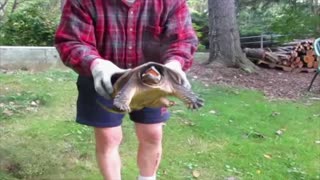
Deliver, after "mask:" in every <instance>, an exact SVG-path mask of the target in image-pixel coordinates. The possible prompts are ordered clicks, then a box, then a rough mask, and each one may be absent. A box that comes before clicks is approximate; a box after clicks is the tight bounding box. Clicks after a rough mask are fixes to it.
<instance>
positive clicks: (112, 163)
mask: <svg viewBox="0 0 320 180" xmlns="http://www.w3.org/2000/svg"><path fill="white" fill-rule="evenodd" d="M94 131H95V138H96V156H97V161H98V165H99V168H100V171H101V174H102V175H103V177H104V180H121V172H120V170H121V161H120V155H119V145H120V143H121V140H122V129H121V126H118V127H112V128H95V129H94Z"/></svg>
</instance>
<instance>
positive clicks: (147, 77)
mask: <svg viewBox="0 0 320 180" xmlns="http://www.w3.org/2000/svg"><path fill="white" fill-rule="evenodd" d="M161 77H162V75H161V73H160V72H159V71H158V69H157V68H156V67H155V66H150V67H149V68H147V69H146V70H144V72H142V73H141V81H142V82H143V83H145V84H148V85H155V84H159V82H160V81H161Z"/></svg>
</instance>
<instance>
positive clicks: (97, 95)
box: [55, 0, 198, 180]
mask: <svg viewBox="0 0 320 180" xmlns="http://www.w3.org/2000/svg"><path fill="white" fill-rule="evenodd" d="M55 42H56V48H57V50H58V52H59V53H60V57H61V59H62V61H63V62H64V64H66V65H67V66H69V67H71V68H72V69H74V70H75V71H76V72H77V73H78V74H79V78H78V81H77V87H78V91H79V96H78V101H77V118H76V121H77V122H78V123H80V124H85V125H88V126H92V127H94V131H95V139H96V154H97V161H98V165H99V168H100V171H101V173H102V175H103V177H104V179H106V180H120V179H121V173H120V169H121V162H120V156H119V151H118V150H119V145H120V142H121V139H122V129H121V123H122V118H123V116H124V115H121V114H114V113H110V112H108V111H106V110H104V109H103V108H102V107H101V105H102V106H110V107H111V106H112V99H111V98H110V94H111V93H112V91H113V88H112V84H111V76H112V75H113V74H115V73H117V72H123V71H125V69H128V68H134V67H135V66H138V65H140V64H143V63H145V62H147V61H155V62H160V63H163V64H165V65H166V66H167V67H169V68H171V69H173V70H175V71H177V72H179V73H180V75H181V76H182V77H183V80H184V81H183V82H184V86H185V87H188V88H190V84H189V82H188V80H187V78H186V75H185V73H184V71H185V70H187V69H189V68H190V66H191V65H192V60H193V54H194V52H195V50H196V47H197V43H198V41H197V38H196V35H195V32H194V30H193V28H192V23H191V17H190V14H189V11H188V7H187V4H186V1H185V0H108V1H106V0H66V2H65V5H64V8H63V12H62V17H61V22H60V25H59V27H58V29H57V32H56V36H55ZM168 118H169V113H168V112H167V111H166V109H164V108H145V109H143V110H140V111H136V112H132V113H130V119H131V120H132V121H134V122H135V129H136V135H137V138H138V141H139V148H138V157H137V164H138V167H139V173H140V175H139V178H138V179H139V180H155V179H156V171H157V169H158V166H159V162H160V159H161V151H162V149H161V148H162V144H161V141H162V123H163V122H165V121H166V120H167V119H168Z"/></svg>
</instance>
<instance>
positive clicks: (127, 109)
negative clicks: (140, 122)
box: [113, 102, 131, 112]
mask: <svg viewBox="0 0 320 180" xmlns="http://www.w3.org/2000/svg"><path fill="white" fill-rule="evenodd" d="M113 106H114V109H115V110H116V111H119V112H130V111H131V108H130V106H129V105H127V104H122V103H119V102H114V103H113Z"/></svg>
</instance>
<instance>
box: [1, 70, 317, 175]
mask: <svg viewBox="0 0 320 180" xmlns="http://www.w3.org/2000/svg"><path fill="white" fill-rule="evenodd" d="M75 81H76V75H75V73H73V72H71V71H68V70H67V71H63V70H49V71H46V72H41V73H40V72H39V73H30V72H17V73H13V74H0V82H1V86H0V179H5V180H6V179H86V180H87V179H89V180H91V179H92V180H95V179H101V176H100V174H99V171H98V169H97V165H96V161H95V154H94V138H93V132H92V129H91V128H89V127H86V126H81V125H78V124H76V123H74V118H75V102H76V86H75ZM193 88H194V90H195V91H196V92H198V93H199V94H201V96H202V97H203V98H204V99H205V101H206V105H205V107H204V108H202V109H201V110H199V111H193V112H191V111H187V110H186V108H185V107H184V106H183V105H182V104H181V103H180V105H178V106H176V107H174V108H172V109H171V112H172V118H171V119H170V120H169V121H168V123H167V125H166V126H165V129H164V131H165V136H164V155H163V159H162V162H161V166H160V169H159V172H158V179H160V180H171V179H172V180H180V179H181V180H184V179H185V180H188V179H196V178H194V177H193V174H192V173H193V172H197V173H200V176H199V177H198V179H201V180H215V179H218V180H220V179H224V178H226V177H238V178H240V179H254V180H256V179H263V180H268V179H270V180H282V179H290V180H291V179H292V180H295V179H320V144H317V143H316V141H319V140H320V134H319V132H320V130H319V128H320V103H319V101H318V102H317V101H308V100H307V99H304V100H299V101H268V100H266V99H265V98H264V97H263V95H262V93H260V92H256V91H251V90H244V89H235V88H226V87H205V86H202V85H201V84H200V83H195V82H193ZM123 129H124V140H123V141H124V142H123V145H122V147H121V156H122V162H123V179H125V180H126V179H135V177H136V176H137V171H138V170H137V167H136V163H135V162H136V159H135V156H136V151H134V150H135V149H136V148H137V141H136V138H135V135H134V129H133V123H132V122H130V121H129V120H128V119H127V118H126V119H125V121H124V124H123ZM278 130H281V131H282V132H283V134H282V135H276V131H278Z"/></svg>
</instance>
